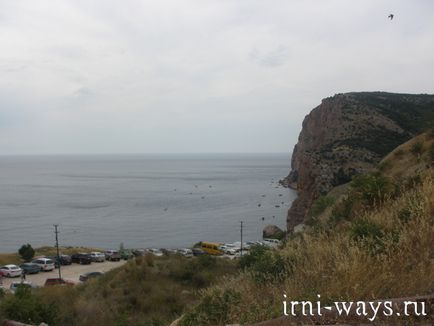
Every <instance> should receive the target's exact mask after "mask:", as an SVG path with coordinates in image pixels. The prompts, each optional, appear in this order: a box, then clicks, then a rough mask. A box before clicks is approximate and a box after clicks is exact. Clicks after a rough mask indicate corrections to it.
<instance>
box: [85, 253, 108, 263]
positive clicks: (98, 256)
mask: <svg viewBox="0 0 434 326" xmlns="http://www.w3.org/2000/svg"><path fill="white" fill-rule="evenodd" d="M89 256H90V259H91V260H92V261H94V262H99V263H102V262H104V261H105V255H104V254H103V253H102V252H99V251H93V252H91V253H90V254H89Z"/></svg>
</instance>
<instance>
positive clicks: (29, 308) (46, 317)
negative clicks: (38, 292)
mask: <svg viewBox="0 0 434 326" xmlns="http://www.w3.org/2000/svg"><path fill="white" fill-rule="evenodd" d="M0 308H1V315H2V316H4V317H5V318H8V319H12V320H16V321H20V322H24V323H32V324H33V323H36V324H39V323H42V322H44V323H48V324H49V325H55V322H56V320H57V309H56V307H55V306H54V305H47V304H44V303H41V302H40V301H39V300H38V299H37V298H36V297H35V296H34V295H33V293H32V292H31V289H29V288H27V287H18V289H17V291H16V292H15V295H11V296H8V297H7V298H5V299H4V300H3V301H2V302H1V307H0Z"/></svg>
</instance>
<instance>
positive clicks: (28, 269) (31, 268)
mask: <svg viewBox="0 0 434 326" xmlns="http://www.w3.org/2000/svg"><path fill="white" fill-rule="evenodd" d="M20 268H21V269H22V270H23V273H24V274H37V273H39V272H40V271H41V267H39V265H37V264H34V263H24V264H21V265H20Z"/></svg>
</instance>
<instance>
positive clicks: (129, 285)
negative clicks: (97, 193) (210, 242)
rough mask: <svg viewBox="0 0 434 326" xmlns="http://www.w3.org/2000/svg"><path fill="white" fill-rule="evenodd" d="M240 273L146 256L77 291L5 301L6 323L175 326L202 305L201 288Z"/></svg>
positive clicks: (0, 307) (204, 262) (222, 263)
mask: <svg viewBox="0 0 434 326" xmlns="http://www.w3.org/2000/svg"><path fill="white" fill-rule="evenodd" d="M236 271H237V266H236V264H235V263H234V262H233V261H230V260H227V259H218V258H215V257H212V256H201V257H199V258H190V259H188V258H185V257H182V256H178V255H167V256H164V257H154V256H152V255H146V256H144V257H138V258H136V259H134V260H131V261H129V262H128V263H127V264H126V265H124V266H122V267H120V268H117V269H114V270H112V271H110V272H108V273H106V274H105V275H103V276H102V277H100V278H98V279H92V280H89V281H88V282H86V283H85V284H82V285H79V286H76V287H69V286H60V287H59V286H57V287H50V288H41V289H37V290H36V291H33V292H31V293H30V292H23V293H18V294H17V295H15V296H14V295H7V296H4V295H3V297H2V296H0V321H1V320H2V318H9V319H12V320H18V321H22V322H31V323H35V324H36V323H40V322H46V323H48V324H49V325H50V326H55V325H61V326H67V325H78V326H86V325H107V326H110V325H116V326H122V325H125V326H127V325H128V326H130V325H135V326H163V325H169V324H170V322H171V321H172V320H174V319H176V318H178V317H179V316H180V315H181V314H182V313H183V311H185V310H186V309H187V308H188V307H189V306H190V305H193V304H195V303H196V302H197V300H198V298H199V296H198V292H199V291H200V290H201V289H203V288H205V287H208V286H211V285H213V284H214V283H215V282H216V280H217V279H218V278H219V277H220V276H221V275H231V274H234V273H235V272H236Z"/></svg>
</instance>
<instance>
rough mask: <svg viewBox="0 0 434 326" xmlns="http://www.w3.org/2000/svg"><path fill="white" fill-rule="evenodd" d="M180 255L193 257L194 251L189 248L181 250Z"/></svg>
mask: <svg viewBox="0 0 434 326" xmlns="http://www.w3.org/2000/svg"><path fill="white" fill-rule="evenodd" d="M178 253H179V254H180V255H182V256H184V257H193V251H192V250H191V249H188V248H182V249H179V250H178Z"/></svg>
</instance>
